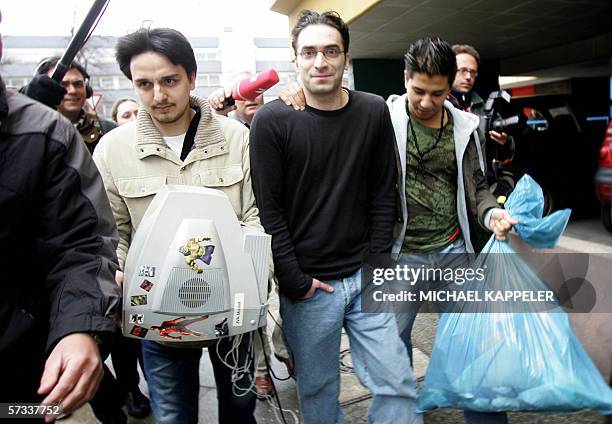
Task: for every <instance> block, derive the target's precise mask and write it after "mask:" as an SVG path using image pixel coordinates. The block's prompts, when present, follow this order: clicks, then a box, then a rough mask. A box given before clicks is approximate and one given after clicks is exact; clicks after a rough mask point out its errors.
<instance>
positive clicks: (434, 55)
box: [404, 37, 457, 87]
mask: <svg viewBox="0 0 612 424" xmlns="http://www.w3.org/2000/svg"><path fill="white" fill-rule="evenodd" d="M404 62H405V63H406V71H407V72H408V76H409V77H412V74H413V73H414V72H419V73H425V74H427V75H429V76H430V77H433V76H435V75H442V76H445V77H448V83H449V85H450V86H451V87H452V86H453V81H455V74H456V73H457V59H456V58H455V53H453V49H452V48H451V46H450V44H448V43H447V42H446V41H444V40H442V39H441V38H439V37H426V38H421V39H420V40H417V41H415V42H414V43H412V44H411V45H410V47H408V51H407V52H406V54H405V55H404Z"/></svg>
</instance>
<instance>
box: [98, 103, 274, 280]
mask: <svg viewBox="0 0 612 424" xmlns="http://www.w3.org/2000/svg"><path fill="white" fill-rule="evenodd" d="M190 103H191V105H192V106H198V107H199V108H200V110H201V112H202V116H201V118H200V123H199V125H198V128H197V131H196V135H195V140H194V148H193V150H192V151H191V152H190V153H189V155H188V156H187V157H186V158H185V161H184V162H183V161H181V160H180V158H179V157H178V156H177V155H176V154H175V153H174V152H173V151H172V149H170V147H168V146H167V145H166V143H165V142H164V140H163V138H162V136H161V135H160V133H159V131H158V130H157V127H155V125H154V124H153V121H152V120H151V116H150V115H149V114H148V113H147V112H146V111H145V110H144V109H143V108H142V107H141V108H140V111H139V112H138V119H137V120H136V121H135V122H131V123H129V124H125V125H122V126H120V127H118V128H116V129H114V130H112V131H111V132H109V133H108V134H106V135H105V136H104V137H103V138H102V140H101V141H100V143H99V145H98V146H97V148H96V150H95V151H94V155H93V158H94V161H95V162H96V165H97V166H98V169H99V170H100V174H102V178H103V180H104V185H105V187H106V192H107V194H108V198H109V200H110V204H111V207H112V210H113V215H114V216H115V220H116V222H117V229H118V231H119V246H118V247H117V256H118V258H119V264H120V266H121V269H123V267H124V265H125V259H126V257H127V252H128V248H129V246H130V241H131V238H132V235H133V234H134V231H135V230H136V229H137V228H138V225H139V224H140V221H141V219H142V217H143V215H144V213H145V211H146V209H147V207H148V206H149V203H151V200H153V197H154V195H155V193H157V191H158V190H159V189H160V188H161V187H162V186H163V185H164V184H180V185H193V186H203V187H210V188H214V189H218V190H222V191H223V192H225V194H227V196H228V197H229V199H230V202H231V204H232V206H233V207H234V211H235V212H236V216H237V217H238V220H240V221H243V222H244V223H245V224H248V225H250V226H253V227H256V228H258V229H261V230H262V231H263V228H262V227H261V224H260V222H259V213H258V210H257V207H256V206H255V196H254V194H253V190H252V188H251V167H250V163H249V131H248V129H247V128H246V127H245V126H244V125H242V124H240V123H238V122H236V121H234V120H233V119H230V118H226V117H224V116H219V115H216V114H214V113H213V112H212V109H211V107H210V106H209V105H208V102H206V101H205V100H204V99H202V98H200V97H197V96H191V97H190Z"/></svg>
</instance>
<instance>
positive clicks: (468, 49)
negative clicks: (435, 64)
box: [453, 44, 480, 66]
mask: <svg viewBox="0 0 612 424" xmlns="http://www.w3.org/2000/svg"><path fill="white" fill-rule="evenodd" d="M453 53H455V56H457V55H458V54H461V53H465V54H469V55H470V56H473V57H474V59H476V63H478V66H480V54H479V53H478V50H476V49H475V48H474V46H470V45H469V44H455V45H453Z"/></svg>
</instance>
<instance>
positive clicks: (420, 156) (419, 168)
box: [406, 102, 446, 178]
mask: <svg viewBox="0 0 612 424" xmlns="http://www.w3.org/2000/svg"><path fill="white" fill-rule="evenodd" d="M445 112H446V109H444V108H442V116H441V118H440V129H439V130H438V136H437V137H436V141H435V142H434V144H433V146H431V147H430V148H429V149H427V150H426V151H424V152H421V149H420V148H419V141H418V139H417V136H416V133H415V132H414V127H413V126H412V119H411V118H410V111H409V110H408V102H406V113H408V117H409V118H408V126H409V127H410V134H411V135H412V139H413V141H414V147H416V151H417V154H416V156H417V158H416V159H417V164H416V170H415V173H414V178H416V177H417V176H418V175H419V174H421V175H425V171H426V169H425V156H426V155H428V154H429V153H431V152H432V151H433V150H434V149H435V148H436V147H437V146H438V143H439V142H440V139H441V138H442V133H443V132H444V114H445Z"/></svg>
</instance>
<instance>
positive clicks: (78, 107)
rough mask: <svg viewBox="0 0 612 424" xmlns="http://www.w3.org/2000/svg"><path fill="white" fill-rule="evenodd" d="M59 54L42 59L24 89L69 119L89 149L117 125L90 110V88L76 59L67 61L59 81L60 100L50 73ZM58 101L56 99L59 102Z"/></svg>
mask: <svg viewBox="0 0 612 424" xmlns="http://www.w3.org/2000/svg"><path fill="white" fill-rule="evenodd" d="M59 60H60V57H59V56H54V57H49V58H46V59H43V60H42V61H41V62H40V63H39V65H38V66H37V67H36V71H35V73H36V76H35V77H34V79H33V80H32V81H31V82H30V83H29V84H28V85H27V86H26V87H24V90H23V92H24V93H25V94H26V95H27V96H29V97H31V98H33V99H35V100H38V101H39V102H41V103H44V104H46V105H47V106H49V107H52V108H55V109H57V111H58V112H60V113H61V114H62V115H64V116H65V117H66V118H68V119H69V120H70V122H72V123H73V124H74V126H75V128H76V129H77V131H78V132H79V134H81V137H82V138H83V141H84V142H85V144H86V145H87V148H88V149H89V152H90V153H93V151H94V149H95V148H96V146H97V145H98V141H100V138H102V136H103V135H104V134H106V133H107V132H109V131H110V130H112V129H113V128H115V127H116V126H117V125H116V124H115V123H114V122H113V121H110V120H107V119H102V118H100V117H99V116H98V114H97V113H96V112H95V111H94V110H91V109H90V108H89V107H88V106H87V105H86V101H87V99H88V98H90V97H91V96H93V89H92V88H91V86H90V85H89V74H88V73H87V70H86V69H85V67H84V66H83V65H81V64H80V63H78V62H77V61H73V62H72V63H71V64H70V68H69V69H68V72H66V74H65V75H64V78H63V79H62V82H61V83H60V84H61V86H62V87H63V89H64V91H65V92H64V94H63V97H61V100H59V98H60V97H59V96H60V95H61V93H62V91H60V90H59V87H54V86H53V85H54V81H53V80H51V79H50V78H48V77H50V76H51V75H52V74H53V70H54V69H55V65H57V62H59ZM58 101H59V103H58Z"/></svg>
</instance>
